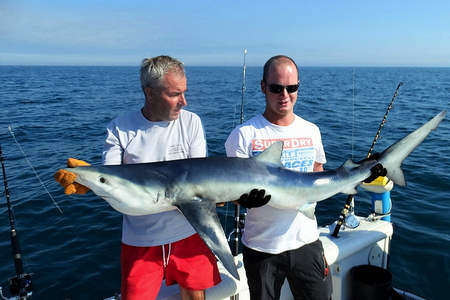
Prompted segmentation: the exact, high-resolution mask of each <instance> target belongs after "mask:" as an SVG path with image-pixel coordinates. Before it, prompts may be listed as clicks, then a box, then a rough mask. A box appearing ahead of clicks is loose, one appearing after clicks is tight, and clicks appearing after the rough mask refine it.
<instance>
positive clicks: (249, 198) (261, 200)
mask: <svg viewBox="0 0 450 300" xmlns="http://www.w3.org/2000/svg"><path fill="white" fill-rule="evenodd" d="M265 194H266V191H265V190H257V189H253V190H251V191H250V193H249V194H242V196H241V197H240V198H239V200H237V202H238V203H239V205H241V206H243V207H245V208H254V207H260V206H263V205H266V204H267V202H269V200H270V198H271V197H272V196H271V195H266V196H265Z"/></svg>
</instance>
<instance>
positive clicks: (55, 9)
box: [0, 0, 450, 67]
mask: <svg viewBox="0 0 450 300" xmlns="http://www.w3.org/2000/svg"><path fill="white" fill-rule="evenodd" d="M244 48H247V49H248V54H247V64H248V65H256V66H260V65H262V64H263V63H264V61H266V60H267V59H268V58H269V57H270V56H273V55H276V54H286V55H289V56H291V57H293V58H294V59H295V60H296V61H297V62H298V63H299V64H301V65H304V66H446V67H450V1H448V0H440V1H419V0H409V1H395V0H390V1H385V0H378V1H362V0H360V1H357V0H355V1H345V0H342V1H331V0H330V1H321V0H316V1H312V0H311V1H301V0H297V1H283V0H278V1H232V0H228V1H226V0H225V1H224V0H223V1H213V0H211V1H206V0H201V1H196V0H191V1H187V0H185V1H182V0H180V1H170V0H165V1H151V0H142V1H141V0H136V1H135V0H128V1H117V0H116V1H114V0H109V1H107V0H76V1H63V0H61V1H56V0H55V1H51V0H0V65H10V64H21V65H30V64H31V65H36V64H37V65H139V63H140V61H141V59H142V58H144V57H149V56H155V55H160V54H168V55H171V56H174V57H176V58H178V59H180V60H182V61H183V62H184V63H185V64H186V65H213V66H224V65H234V66H239V65H242V61H243V49H244Z"/></svg>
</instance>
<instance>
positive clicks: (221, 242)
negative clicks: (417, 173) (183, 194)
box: [174, 198, 239, 280]
mask: <svg viewBox="0 0 450 300" xmlns="http://www.w3.org/2000/svg"><path fill="white" fill-rule="evenodd" d="M174 205H175V206H176V207H178V209H179V210H180V211H181V212H182V213H183V215H184V216H185V217H186V219H187V220H188V221H189V223H190V224H191V225H192V227H194V229H195V230H196V231H197V232H198V234H199V235H200V237H201V238H202V240H203V241H204V242H205V244H206V245H207V246H208V247H209V249H211V251H212V252H213V253H214V254H215V255H216V256H217V257H218V258H219V260H220V261H221V262H222V264H223V266H224V267H225V269H227V271H228V272H230V274H231V275H233V276H234V277H235V278H236V279H238V280H239V274H238V272H237V269H236V265H235V263H234V259H233V255H232V254H231V251H230V247H229V245H228V242H227V239H226V237H225V233H224V232H223V228H222V225H221V224H220V221H219V217H218V216H217V213H216V203H215V201H211V200H208V199H201V198H195V200H189V201H177V203H175V204H174Z"/></svg>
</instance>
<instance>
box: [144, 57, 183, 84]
mask: <svg viewBox="0 0 450 300" xmlns="http://www.w3.org/2000/svg"><path fill="white" fill-rule="evenodd" d="M169 71H173V72H177V73H179V74H181V75H185V74H184V66H183V63H182V62H180V61H179V60H177V59H175V58H173V57H170V56H167V55H160V56H155V57H152V58H144V59H143V60H142V63H141V87H142V90H144V89H145V88H146V87H150V88H158V87H159V86H160V84H161V80H162V78H163V76H164V75H165V74H166V73H167V72H169Z"/></svg>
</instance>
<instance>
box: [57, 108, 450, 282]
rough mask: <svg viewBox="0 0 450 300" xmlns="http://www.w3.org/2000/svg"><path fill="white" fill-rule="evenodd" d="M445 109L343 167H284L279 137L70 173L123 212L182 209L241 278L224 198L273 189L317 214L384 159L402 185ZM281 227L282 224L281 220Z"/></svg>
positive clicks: (276, 203)
mask: <svg viewBox="0 0 450 300" xmlns="http://www.w3.org/2000/svg"><path fill="white" fill-rule="evenodd" d="M445 114H446V111H442V112H440V113H439V114H437V115H436V116H435V117H434V118H432V119H431V120H429V121H428V122H426V123H425V124H424V125H422V126H421V127H419V128H418V129H416V130H415V131H413V132H412V133H410V134H408V135H407V136H405V137H404V138H402V139H400V140H399V141H397V142H395V143H394V144H392V145H391V146H390V147H388V148H387V149H386V150H384V151H383V152H381V154H380V155H377V156H376V157H377V158H376V159H371V158H370V157H369V158H368V159H364V160H362V161H360V162H359V163H357V162H353V161H351V160H347V161H346V162H345V163H344V164H342V165H341V166H340V167H339V168H337V169H332V170H325V171H322V172H312V173H300V172H297V171H293V170H290V169H286V168H284V167H283V166H282V164H281V161H280V158H281V153H282V151H283V143H282V142H280V141H279V142H275V143H274V144H272V145H271V146H270V147H269V148H268V149H266V150H265V151H264V152H262V153H261V154H259V155H257V156H254V157H251V158H237V157H207V158H192V159H182V160H173V161H163V162H153V163H141V164H127V165H101V166H81V167H76V168H68V169H65V170H66V171H69V172H73V173H75V174H76V179H75V181H76V182H78V183H79V184H82V185H84V186H87V187H88V188H89V189H91V190H92V191H93V192H94V193H95V194H97V195H98V196H99V197H101V198H103V199H104V200H106V201H107V202H108V203H109V204H110V206H111V207H112V208H114V209H115V210H117V211H119V212H120V213H122V214H127V215H133V216H139V215H148V214H155V213H160V212H163V211H168V210H172V209H178V210H180V211H181V213H182V214H183V215H184V216H185V217H186V219H187V220H188V221H189V223H190V224H191V225H192V227H193V228H194V229H195V230H196V231H197V232H198V233H199V235H200V237H201V238H202V239H203V241H204V242H205V243H206V245H207V246H208V247H209V248H210V250H211V251H212V252H213V253H214V254H215V255H216V257H217V258H218V259H219V260H220V261H221V262H222V264H223V265H224V267H225V269H226V270H227V271H228V272H229V273H230V274H231V275H232V276H234V277H235V278H236V279H238V280H239V275H238V272H237V269H236V266H235V263H234V260H233V256H232V254H231V251H230V248H229V245H228V242H227V239H226V237H225V233H224V231H223V229H222V226H221V225H220V221H219V218H218V216H217V213H216V203H218V202H229V201H233V200H236V199H239V197H240V196H241V195H242V194H244V193H248V192H249V191H250V190H252V189H264V190H266V193H268V194H270V195H271V199H270V201H269V202H268V204H266V205H270V206H272V207H275V208H278V209H296V210H298V211H299V212H301V213H303V214H304V215H306V216H307V217H309V218H312V219H314V218H315V216H314V211H315V204H316V202H318V201H322V200H325V199H327V198H330V197H331V196H333V195H335V194H338V193H344V194H355V193H357V189H356V188H357V186H358V185H359V184H360V183H361V182H362V181H364V180H365V179H366V178H368V177H369V176H371V172H372V171H371V169H372V168H373V167H374V166H376V165H377V164H381V165H382V166H383V167H384V168H385V169H386V171H387V177H388V178H389V179H391V180H392V181H393V182H394V183H396V184H397V185H400V186H405V185H406V181H405V177H404V174H403V171H402V170H401V164H402V162H403V160H404V159H405V158H406V157H407V156H408V155H409V154H410V153H411V152H412V151H413V150H414V149H415V148H416V147H417V146H418V145H420V144H421V143H422V142H423V140H424V139H425V138H426V137H427V136H428V135H429V134H430V132H431V131H432V130H434V129H436V128H437V127H438V125H439V123H440V122H441V121H442V120H443V119H444V117H445ZM274 226H275V225H274Z"/></svg>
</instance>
